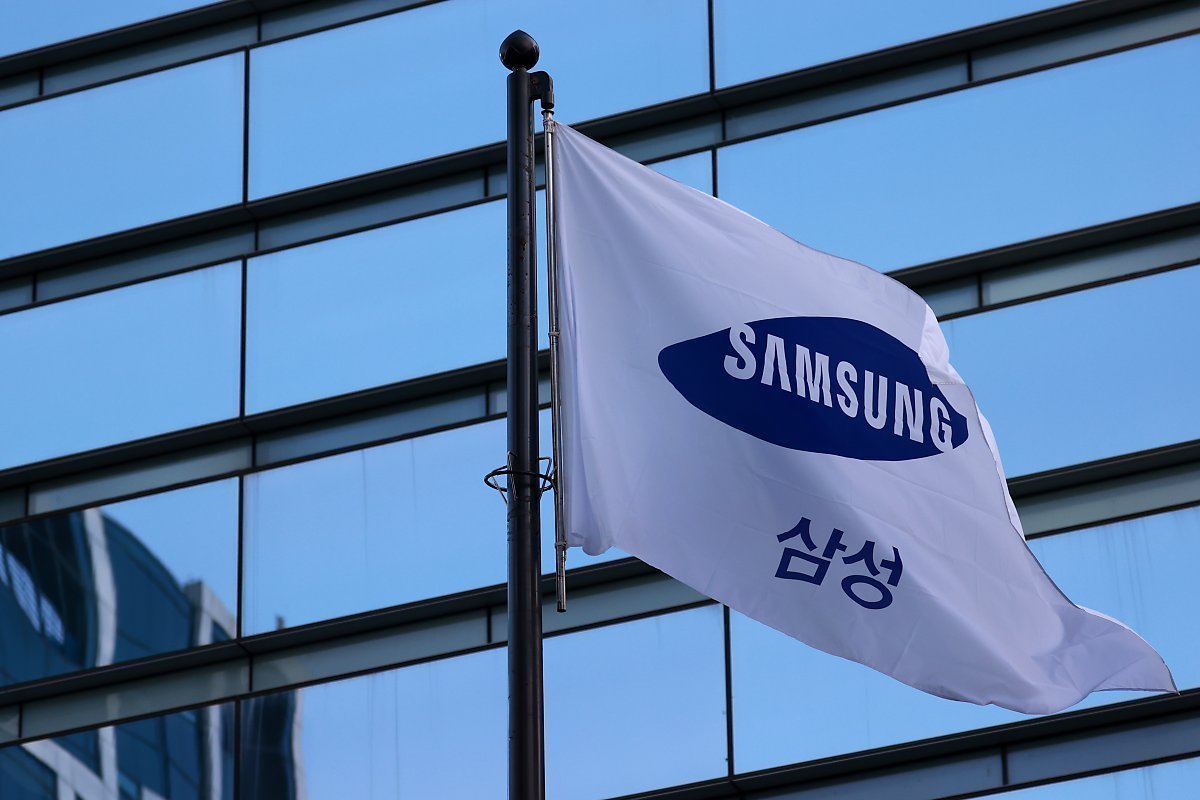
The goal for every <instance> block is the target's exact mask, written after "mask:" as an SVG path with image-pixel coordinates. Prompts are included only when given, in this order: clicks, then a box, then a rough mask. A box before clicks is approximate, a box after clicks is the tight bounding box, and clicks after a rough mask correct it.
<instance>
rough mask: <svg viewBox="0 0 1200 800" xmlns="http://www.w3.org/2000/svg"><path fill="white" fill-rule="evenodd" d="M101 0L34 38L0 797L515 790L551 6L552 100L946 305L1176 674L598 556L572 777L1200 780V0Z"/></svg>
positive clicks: (984, 389) (1096, 578)
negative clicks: (891, 631) (490, 482)
mask: <svg viewBox="0 0 1200 800" xmlns="http://www.w3.org/2000/svg"><path fill="white" fill-rule="evenodd" d="M69 5H70V8H69V9H68V8H66V7H61V4H58V5H55V6H54V8H50V7H49V6H47V7H46V8H42V7H41V6H36V4H32V3H26V2H22V3H17V4H16V7H14V8H12V9H8V10H7V11H6V12H5V13H4V14H3V15H2V16H3V17H4V21H5V23H6V24H5V25H0V29H2V30H0V104H5V105H0V176H2V177H3V179H4V185H5V188H6V192H5V193H4V195H3V198H0V217H2V218H3V219H4V221H5V224H4V225H2V226H0V355H2V359H0V365H2V367H3V369H4V370H5V373H4V374H5V375H6V376H7V383H6V384H5V390H4V391H3V392H2V393H0V798H3V800H9V798H15V799H16V800H26V799H27V798H28V800H52V799H53V800H63V798H73V799H75V800H118V799H119V800H125V798H129V800H135V799H136V800H192V799H193V798H195V800H200V798H204V800H225V799H226V798H229V799H230V800H233V798H241V800H259V799H260V798H261V799H262V800H267V799H268V798H269V799H270V800H275V799H276V798H284V800H326V799H329V800H332V799H334V798H343V797H363V798H371V799H372V800H393V799H395V800H402V799H403V798H414V797H450V798H456V797H481V798H484V797H503V796H504V795H505V788H504V787H505V764H506V755H505V754H506V746H507V741H506V740H507V724H506V713H507V710H506V708H507V707H506V652H505V641H506V639H507V634H506V626H507V612H506V608H505V595H504V587H503V584H504V581H505V579H506V564H505V558H506V539H505V517H504V508H503V505H502V503H501V502H498V501H497V499H496V498H495V496H494V493H492V492H490V491H489V490H488V489H487V488H485V487H484V486H483V484H482V480H481V479H482V477H483V475H484V474H486V473H487V472H488V471H489V470H491V469H492V468H494V467H496V466H499V465H500V464H501V463H502V462H503V461H504V458H505V455H504V453H505V449H506V444H505V424H504V420H503V416H504V414H505V411H506V408H507V398H506V396H505V382H504V375H503V368H502V359H503V357H504V355H505V343H504V335H503V328H504V322H505V316H504V315H505V302H506V284H505V280H506V278H505V273H504V269H505V267H504V258H505V257H504V247H505V239H506V235H507V234H506V228H505V225H506V222H505V211H504V200H503V197H502V195H503V194H504V192H505V188H506V187H505V176H504V170H503V157H504V155H503V150H502V148H500V147H499V146H498V143H499V142H500V141H501V139H502V138H503V136H504V131H505V129H504V71H503V69H502V68H501V67H500V65H499V64H498V62H497V60H496V47H497V45H498V44H499V42H500V41H501V39H503V37H504V36H505V35H506V34H507V33H508V32H509V31H511V30H512V29H513V28H516V27H523V28H525V29H527V30H529V31H530V32H531V33H533V34H534V35H535V36H536V37H537V38H538V40H539V42H540V43H541V46H542V50H543V55H544V60H543V62H542V63H541V64H540V66H541V67H542V68H545V69H546V70H548V71H550V72H551V73H552V74H553V75H554V78H555V82H556V90H557V95H558V98H557V99H558V115H559V116H560V117H561V118H562V119H563V120H565V121H567V122H570V123H571V124H575V125H578V126H579V127H580V128H581V130H583V131H584V132H586V133H589V134H590V135H594V136H596V137H597V138H600V139H601V140H603V141H605V142H606V143H608V144H610V145H611V146H613V147H615V148H617V149H618V150H620V151H621V152H624V153H626V154H627V155H629V156H630V157H632V158H635V159H638V160H642V161H644V162H645V163H648V164H649V165H650V166H651V167H653V168H654V169H657V170H659V171H660V172H662V173H664V174H666V175H668V176H669V177H671V178H674V179H675V180H678V181H681V182H683V183H686V184H688V185H691V186H694V187H696V188H698V189H700V190H701V191H705V192H709V193H712V194H715V195H716V196H718V197H720V198H722V199H725V200H727V201H729V202H730V203H733V204H734V205H736V206H738V207H741V208H744V209H745V210H747V211H749V212H750V213H752V214H755V215H756V216H759V217H761V218H763V219H764V220H766V221H767V222H768V223H770V224H772V225H774V226H776V227H777V228H779V229H780V230H782V231H784V232H786V233H787V234H788V235H790V236H794V237H796V238H797V239H799V240H801V241H804V242H805V243H807V244H810V245H812V246H815V247H818V248H820V249H824V250H828V251H830V252H834V253H837V254H839V255H843V256H846V257H850V258H853V259H857V260H860V261H862V262H863V263H866V264H869V265H871V266H872V267H875V268H877V269H879V270H882V271H887V272H891V273H893V274H894V276H895V277H896V278H897V279H898V280H901V281H903V282H905V283H908V284H909V285H911V286H913V287H914V288H915V289H916V290H917V291H918V292H920V293H921V294H922V295H923V296H924V297H925V298H926V300H927V301H928V302H929V303H930V305H931V306H932V307H933V308H934V310H935V313H937V314H938V315H939V316H940V317H941V318H942V327H943V330H944V332H945V334H946V337H947V339H948V341H949V343H950V348H951V353H952V359H953V361H954V363H955V365H956V367H957V368H958V369H959V371H960V372H961V373H962V374H963V376H964V378H965V379H966V380H967V381H968V382H969V384H970V385H971V387H972V389H973V391H974V393H975V395H976V399H977V400H978V402H979V404H980V406H981V407H982V409H983V410H984V412H985V413H986V414H987V416H988V418H989V420H990V421H991V424H992V426H993V428H994V429H995V431H996V436H997V439H998V441H999V446H1000V450H1001V453H1002V454H1003V456H1004V461H1005V468H1006V472H1007V474H1008V475H1009V476H1010V478H1012V479H1013V480H1012V482H1011V487H1012V489H1013V494H1014V497H1015V499H1016V503H1017V506H1018V509H1019V510H1020V511H1021V513H1022V515H1023V518H1024V519H1025V523H1026V529H1027V532H1028V533H1030V540H1029V543H1030V547H1031V548H1032V549H1033V550H1034V552H1035V553H1036V555H1037V556H1038V558H1039V559H1040V560H1041V561H1042V563H1043V564H1044V565H1045V567H1046V569H1047V572H1048V573H1049V574H1050V575H1051V577H1052V578H1053V579H1054V580H1055V581H1056V582H1057V583H1058V584H1059V585H1060V586H1061V587H1062V588H1063V589H1064V591H1066V593H1067V594H1068V595H1069V596H1070V597H1072V598H1073V599H1074V600H1076V601H1077V602H1079V603H1081V604H1084V605H1086V606H1088V607H1089V608H1094V609H1096V610H1098V611H1100V612H1103V613H1105V614H1109V615H1112V616H1114V617H1116V618H1118V619H1121V620H1123V621H1125V622H1127V623H1128V624H1129V625H1130V626H1131V627H1133V628H1134V629H1135V630H1137V631H1138V632H1139V633H1140V634H1141V635H1143V636H1144V637H1145V638H1146V639H1147V640H1148V641H1149V642H1150V643H1151V644H1153V645H1154V646H1155V647H1156V648H1157V649H1158V650H1159V651H1160V652H1161V653H1162V654H1163V656H1164V657H1165V659H1166V661H1167V662H1168V664H1170V666H1171V667H1172V669H1173V672H1174V676H1175V678H1176V681H1177V683H1178V684H1179V687H1180V690H1181V694H1180V695H1179V696H1178V697H1163V696H1147V695H1143V694H1140V693H1132V692H1111V693H1102V694H1100V695H1097V696H1094V697H1092V698H1089V699H1088V700H1087V701H1085V702H1084V703H1081V704H1080V705H1079V706H1078V707H1077V708H1075V709H1071V710H1069V711H1068V712H1066V713H1065V714H1063V715H1057V716H1053V717H1050V718H1030V717H1022V716H1020V715H1017V714H1013V713H1010V712H1005V711H1000V710H997V709H995V708H992V707H987V708H980V707H976V706H971V705H967V704H960V703H953V702H950V701H946V700H941V699H937V698H934V697H931V696H927V695H924V694H921V693H920V692H917V691H915V690H913V689H910V688H908V687H906V686H904V685H902V684H899V683H897V682H895V681H892V680H890V679H888V678H886V677H883V676H882V675H880V674H877V673H874V672H872V671H870V670H868V669H865V668H863V667H861V666H859V665H857V664H853V663H850V662H846V661H843V660H839V659H836V658H834V657H831V656H828V655H825V654H823V653H820V652H817V651H815V650H812V649H810V648H807V647H805V646H803V645H801V644H799V643H798V642H796V641H794V640H791V639H789V638H787V637H785V636H782V635H781V634H778V633H776V632H774V631H772V630H769V629H767V628H765V627H763V626H762V625H759V624H758V623H755V622H753V621H751V620H749V619H747V618H745V617H742V616H740V615H739V614H736V613H731V612H729V611H728V610H727V609H725V608H723V607H721V606H720V605H718V604H716V603H713V602H711V601H709V600H707V599H706V598H704V597H703V596H701V595H699V594H697V593H695V592H694V591H692V590H690V589H688V588H687V587H683V586H682V585H680V584H678V583H676V582H674V581H672V580H670V579H668V578H666V577H665V576H663V575H661V574H659V573H657V572H656V571H655V570H654V569H652V568H651V567H649V566H647V565H644V564H639V563H638V562H636V561H635V560H634V559H631V558H628V557H627V556H626V554H624V553H620V552H616V551H611V552H609V553H606V554H604V555H603V556H599V557H586V556H584V555H582V554H580V553H579V552H578V551H574V550H573V551H571V553H570V555H569V557H568V566H569V567H570V569H571V573H570V587H571V591H570V603H569V606H568V611H567V613H566V614H555V613H554V612H553V597H552V595H549V594H547V595H546V597H545V598H544V600H545V604H546V605H545V608H546V616H545V629H546V632H547V636H546V640H545V665H546V672H545V676H546V734H547V770H548V771H547V782H548V794H549V796H550V797H553V798H566V799H567V800H602V799H603V798H618V797H628V796H637V797H639V798H642V799H644V800H650V798H659V797H662V798H664V799H665V798H667V797H671V798H673V800H689V799H690V798H696V799H697V800H698V799H699V798H702V797H703V798H730V800H732V799H733V798H761V800H767V799H768V798H774V799H775V800H784V798H796V799H797V800H798V799H799V798H805V800H810V799H811V798H824V797H845V798H858V797H888V798H913V800H937V798H951V797H952V798H964V797H975V796H995V797H1003V798H1009V797H1012V798H1026V797H1028V798H1030V800H1042V799H1043V798H1046V799H1047V800H1049V798H1054V800H1059V798H1075V797H1080V798H1083V797H1087V798H1089V800H1090V798H1102V799H1107V798H1112V800H1117V799H1118V798H1119V799H1120V800H1126V798H1131V799H1132V800H1164V799H1166V800H1175V798H1183V797H1191V796H1192V795H1193V794H1194V785H1195V783H1196V780H1197V778H1198V777H1200V776H1198V775H1197V769H1198V768H1197V763H1200V760H1198V759H1197V756H1200V715H1198V714H1197V713H1196V711H1195V699H1196V697H1198V696H1200V650H1198V649H1197V644H1196V641H1195V636H1193V635H1192V629H1193V628H1194V625H1193V624H1192V622H1191V621H1192V620H1194V619H1195V618H1196V617H1197V615H1200V607H1197V603H1196V602H1195V600H1194V598H1193V597H1192V595H1191V593H1190V591H1189V589H1188V587H1189V586H1190V584H1191V579H1190V570H1191V564H1192V563H1194V562H1193V559H1194V558H1200V552H1198V551H1197V550H1198V548H1200V489H1197V486H1200V483H1198V479H1197V475H1200V450H1198V445H1197V443H1198V442H1200V428H1198V427H1197V423H1196V421H1195V418H1196V415H1195V413H1193V411H1194V408H1193V407H1194V405H1195V402H1194V398H1195V397H1196V396H1197V395H1198V394H1200V382H1198V380H1200V379H1198V378H1197V377H1196V376H1197V375H1200V359H1198V357H1197V355H1196V347H1195V342H1197V341H1198V340H1200V330H1197V328H1196V325H1195V323H1194V319H1195V314H1193V313H1191V305H1192V303H1193V300H1194V298H1196V297H1197V296H1200V223H1198V222H1197V220H1200V216H1198V215H1197V208H1198V207H1200V196H1198V195H1197V187H1198V186H1200V159H1198V158H1197V156H1196V146H1195V142H1196V141H1200V103H1198V102H1197V99H1196V98H1197V95H1196V92H1195V78H1194V76H1195V75H1196V74H1197V70H1198V69H1200V29H1198V28H1197V25H1200V2H1195V1H1194V0H1186V1H1181V2H1173V3H1169V4H1165V5H1161V6H1156V7H1155V8H1154V9H1147V10H1144V11H1138V10H1136V9H1132V8H1131V7H1130V4H1128V3H1122V2H1120V0H1099V1H1098V2H1096V3H1089V4H1078V3H1075V4H1065V3H1061V2H1056V1H1054V0H987V1H986V2H976V3H954V2H948V0H923V1H922V2H918V3H915V4H907V5H905V6H903V8H901V7H900V6H897V5H895V4H889V3H883V2H878V0H857V1H856V2H844V3H832V4H830V3H827V4H820V3H790V2H783V1H782V0H748V1H747V2H742V1H741V0H738V1H737V2H735V1H734V0H662V1H661V2H657V1H656V2H652V3H644V2H635V0H617V1H616V2H609V3H554V2H549V0H437V1H436V2H419V3H414V2H409V1H408V0H319V1H318V2H291V1H290V0H279V2H272V3H270V4H267V5H269V6H270V7H269V8H268V7H266V6H263V7H262V8H259V7H256V5H255V4H253V3H229V4H216V5H211V6H204V5H203V4H200V3H195V2H187V0H178V2H175V1H174V0H154V1H153V2H152V1H151V0H120V2H114V3H107V4H80V3H72V4H69ZM93 5H94V6H95V7H92V6H93ZM76 6H78V7H77V8H76ZM84 6H87V7H86V8H85V7H84ZM218 6H219V7H218ZM47 9H49V10H47ZM183 12H187V13H183ZM172 15H174V16H172ZM128 26H135V28H136V30H125V31H122V32H117V33H114V32H113V31H114V29H120V28H126V27H128ZM80 37H83V38H80ZM614 42H618V43H619V46H614ZM614 47H615V49H614ZM26 51H30V52H26ZM539 169H540V168H539ZM540 175H541V173H540V172H539V180H540V179H541V177H540ZM539 199H540V195H539ZM538 236H539V240H542V239H543V237H544V231H539V234H538ZM540 280H541V285H540V287H539V295H540V300H541V301H542V309H541V314H542V317H541V323H542V327H543V331H542V346H543V347H545V346H546V345H547V339H546V334H545V317H546V310H545V295H546V292H545V285H544V275H543V276H541V278H540ZM542 388H543V396H542V398H541V400H542V403H543V409H544V410H543V412H542V424H543V426H544V427H543V431H544V432H548V430H549V410H548V408H547V405H548V394H547V393H546V391H547V387H546V385H545V381H543V387H542ZM543 443H544V449H545V450H548V449H549V445H548V436H546V435H544V436H543ZM542 518H543V531H542V534H543V540H542V568H543V571H544V573H546V574H547V576H548V575H549V573H551V572H552V571H553V564H554V553H553V547H552V537H553V506H552V502H551V497H550V495H549V494H547V495H545V496H544V497H543V503H542ZM546 585H547V587H548V586H549V582H548V581H547V584H546Z"/></svg>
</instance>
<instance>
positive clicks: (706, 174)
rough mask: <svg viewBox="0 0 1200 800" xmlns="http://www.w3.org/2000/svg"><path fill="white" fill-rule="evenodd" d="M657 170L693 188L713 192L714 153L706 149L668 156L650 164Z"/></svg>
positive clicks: (707, 192) (706, 192) (708, 192)
mask: <svg viewBox="0 0 1200 800" xmlns="http://www.w3.org/2000/svg"><path fill="white" fill-rule="evenodd" d="M650 168H651V169H653V170H654V171H655V172H661V173H662V174H663V175H666V176H667V177H668V178H673V179H674V180H677V181H679V182H680V183H686V184H687V185H688V186H691V187H692V188H693V189H699V190H700V191H702V192H704V193H705V194H712V153H711V152H708V151H705V152H701V153H692V154H691V155H690V156H680V157H679V158H668V159H667V160H666V161H658V162H656V163H654V164H651V165H650Z"/></svg>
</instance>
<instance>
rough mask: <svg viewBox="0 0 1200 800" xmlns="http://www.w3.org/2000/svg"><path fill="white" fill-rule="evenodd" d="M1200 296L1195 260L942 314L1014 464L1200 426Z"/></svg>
mask: <svg viewBox="0 0 1200 800" xmlns="http://www.w3.org/2000/svg"><path fill="white" fill-rule="evenodd" d="M1196 297H1200V267H1188V268H1185V269H1180V270H1175V271H1172V272H1165V273H1161V274H1158V275H1152V276H1149V277H1145V278H1139V279H1137V280H1131V281H1124V282H1122V283H1116V284H1111V285H1109V286H1101V287H1099V288H1096V289H1088V290H1086V291H1082V292H1074V293H1072V294H1066V295H1061V296H1059V297H1052V298H1048V299H1046V300H1039V301H1037V302H1033V303H1026V304H1023V305H1017V306H1012V307H1010V308H1003V309H998V310H996V311H992V312H989V313H986V314H976V315H973V316H969V317H962V318H960V319H956V320H950V321H948V322H945V323H943V324H942V330H943V331H944V332H945V334H946V339H947V341H948V342H949V344H950V353H951V359H952V360H953V362H954V365H955V367H957V368H958V371H959V372H960V373H961V374H962V376H963V379H964V380H966V382H967V384H968V385H970V387H971V390H972V392H973V393H974V395H975V399H976V401H977V402H978V403H979V407H980V408H981V409H983V413H984V414H985V415H986V416H987V418H988V421H989V422H990V423H991V424H992V428H993V429H994V431H995V433H996V441H997V442H998V443H999V446H1000V454H1001V456H1002V457H1003V459H1004V467H1005V471H1006V473H1007V474H1008V475H1009V476H1010V477H1012V476H1017V475H1026V474H1029V473H1033V472H1040V471H1042V470H1046V469H1051V468H1054V467H1060V466H1064V465H1067V464H1075V463H1078V462H1083V461H1093V460H1095V459H1099V458H1106V457H1108V456H1115V455H1120V454H1123V453H1131V452H1135V451H1138V450H1147V449H1150V448H1153V447H1159V446H1161V445H1167V444H1174V443H1176V442H1182V441H1188V440H1191V439H1195V438H1197V437H1200V418H1197V416H1196V415H1194V414H1185V413H1175V412H1178V411H1179V410H1181V409H1184V408H1187V407H1188V403H1189V399H1188V398H1193V397H1196V396H1198V395H1200V357H1198V356H1197V351H1196V349H1195V347H1194V346H1193V343H1194V342H1196V341H1197V339H1198V338H1200V330H1198V329H1197V323H1196V315H1195V314H1194V313H1193V310H1194V305H1195V303H1194V298H1196ZM1118 320H1119V324H1118V323H1116V321H1118Z"/></svg>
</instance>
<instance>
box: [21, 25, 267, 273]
mask: <svg viewBox="0 0 1200 800" xmlns="http://www.w3.org/2000/svg"><path fill="white" fill-rule="evenodd" d="M99 5H107V4H99ZM47 7H48V8H52V7H55V6H53V5H49V6H47ZM56 13H57V12H56ZM243 61H244V59H243V57H242V56H241V55H239V54H234V55H229V56H223V57H221V58H213V59H209V60H207V61H200V62H197V63H195V64H189V65H188V66H185V67H179V68H177V69H172V70H166V71H164V72H156V73H153V74H150V75H145V76H142V77H140V78H132V79H130V80H126V81H120V82H118V83H113V84H109V85H107V86H101V87H98V88H96V89H89V90H87V91H83V92H77V93H74V94H68V95H65V96H62V97H57V98H52V99H50V100H46V101H43V102H40V103H31V104H29V105H25V106H19V107H17V108H11V109H9V110H7V111H4V112H2V113H0V145H2V146H0V174H3V175H4V181H5V192H4V193H3V195H2V196H0V214H2V215H3V217H4V220H5V226H4V234H3V236H2V237H0V258H3V257H8V256H14V255H19V254H21V253H28V252H32V251H35V250H42V249H45V248H48V247H54V246H56V245H61V244H66V243H68V242H73V241H76V240H80V239H88V238H91V237H93V236H101V235H103V234H108V233H114V232H116V231H120V230H124V229H127V228H136V227H138V226H141V225H148V224H150V223H154V222H160V221H162V220H167V219H172V218H174V217H180V216H184V215H187V214H193V213H196V212H199V211H205V210H207V209H210V208H215V207H218V206H226V205H230V204H233V203H238V202H240V201H241V199H242V83H243V80H242V72H243Z"/></svg>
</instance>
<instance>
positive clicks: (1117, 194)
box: [718, 4, 1200, 270]
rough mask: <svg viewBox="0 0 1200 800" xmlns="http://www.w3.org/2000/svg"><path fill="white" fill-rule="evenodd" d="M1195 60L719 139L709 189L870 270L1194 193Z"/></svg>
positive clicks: (1178, 49)
mask: <svg viewBox="0 0 1200 800" xmlns="http://www.w3.org/2000/svg"><path fill="white" fill-rule="evenodd" d="M804 5H806V6H809V5H813V6H815V5H820V4H804ZM826 5H831V6H832V5H833V4H826ZM964 5H968V4H964ZM899 8H900V7H899V6H897V10H898V13H900V12H899ZM905 11H907V6H905ZM1197 70H1200V37H1197V36H1192V37H1188V38H1184V39H1179V40H1176V41H1172V42H1167V43H1164V44H1160V45H1155V46H1152V47H1143V48H1140V49H1137V50H1131V51H1128V52H1125V53H1118V54H1116V55H1112V56H1107V57H1105V58H1097V59H1093V60H1090V61H1084V62H1080V63H1077V64H1072V65H1070V66H1066V67H1060V68H1058V69H1052V70H1048V71H1045V72H1039V73H1035V74H1031V75H1026V76H1024V77H1020V78H1013V79H1011V80H1006V81H1000V82H997V83H992V84H988V85H985V86H978V87H974V88H971V89H966V90H963V91H958V92H953V93H951V94H946V95H942V96H939V97H933V98H929V99H927V100H920V101H917V102H913V103H908V104H905V105H901V106H895V107H892V108H887V109H883V110H880V111H875V112H871V113H867V114H861V115H858V116H854V117H847V118H845V119H841V120H837V121H834V122H829V123H825V124H821V125H814V126H811V127H808V128H801V129H799V130H795V131H791V132H789V133H784V134H780V135H778V136H772V137H768V138H765V139H759V140H755V141H750V142H745V143H742V144H736V145H732V146H729V147H726V148H722V149H721V150H720V151H718V158H719V162H718V186H719V192H720V195H721V198H722V199H723V200H727V201H729V202H730V203H732V204H733V205H735V206H737V207H739V208H741V209H743V210H745V211H747V212H749V213H751V214H753V215H754V216H756V217H759V218H760V219H762V220H764V221H765V222H767V223H768V224H770V225H773V226H775V227H776V228H778V229H779V230H781V231H784V232H785V233H787V234H788V235H790V236H793V237H794V238H796V239H798V240H799V241H802V242H804V243H806V244H808V245H810V246H812V247H815V248H817V249H819V250H824V251H827V252H831V253H835V254H837V255H840V256H843V257H845V258H849V259H853V260H855V261H861V262H862V263H864V264H869V265H870V266H873V267H875V268H876V269H880V270H892V269H898V268H900V267H907V266H912V265H914V264H921V263H926V262H930V261H937V260H940V259H944V258H948V257H951V256H957V255H961V254H964V253H971V252H976V251H981V250H987V249H990V248H993V247H998V246H1001V245H1006V244H1010V243H1012V242H1018V241H1024V240H1028V239H1035V238H1038V237H1042V236H1047V235H1050V234H1054V233H1059V232H1062V231H1065V230H1073V229H1076V228H1083V227H1087V226H1091V225H1096V224H1099V223H1103V222H1108V221H1111V220H1115V219H1121V218H1125V217H1130V216H1135V215H1138V214H1144V213H1147V212H1151V211H1157V210H1160V209H1164V208H1170V207H1173V206H1178V205H1184V204H1188V203H1193V202H1195V201H1196V200H1197V199H1200V188H1198V187H1200V159H1198V158H1196V157H1195V144H1194V143H1195V141H1196V139H1197V138H1200V103H1196V102H1193V101H1192V100H1191V98H1192V97H1193V96H1194V86H1193V83H1192V77H1191V76H1193V75H1195V74H1196V72H1197ZM1147 87H1152V89H1150V90H1148V89H1147Z"/></svg>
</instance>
